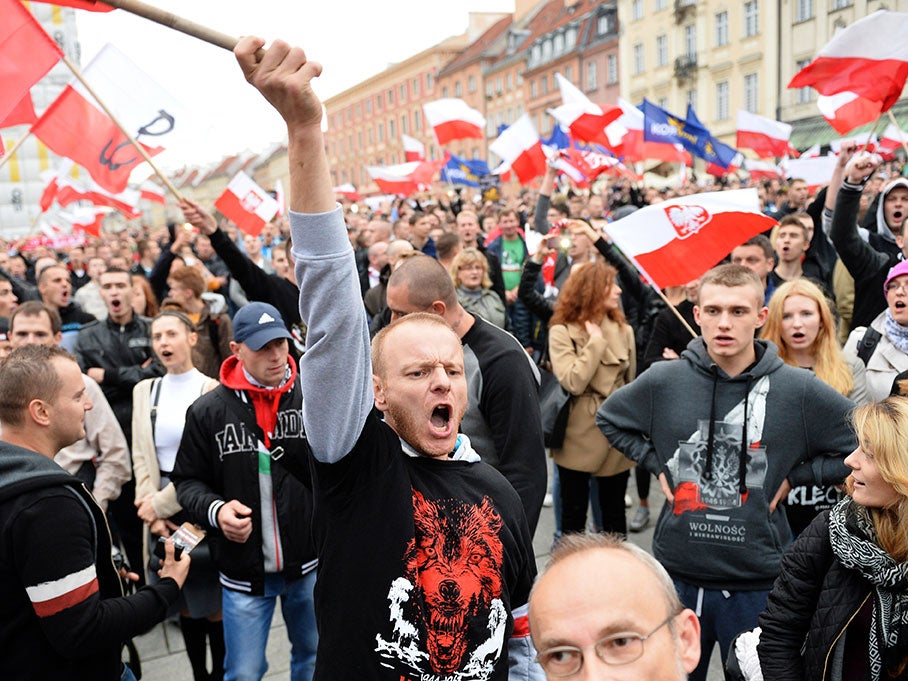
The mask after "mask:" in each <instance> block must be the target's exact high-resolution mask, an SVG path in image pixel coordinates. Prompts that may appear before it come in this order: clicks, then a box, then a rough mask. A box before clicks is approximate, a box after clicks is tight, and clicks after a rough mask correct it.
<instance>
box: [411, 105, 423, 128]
mask: <svg viewBox="0 0 908 681" xmlns="http://www.w3.org/2000/svg"><path fill="white" fill-rule="evenodd" d="M420 128H422V111H420V110H419V109H417V110H416V111H414V112H413V131H414V132H419V130H420Z"/></svg>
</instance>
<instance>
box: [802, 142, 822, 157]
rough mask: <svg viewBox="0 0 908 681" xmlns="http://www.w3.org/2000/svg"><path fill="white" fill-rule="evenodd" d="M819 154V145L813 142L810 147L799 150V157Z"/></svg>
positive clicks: (817, 155)
mask: <svg viewBox="0 0 908 681" xmlns="http://www.w3.org/2000/svg"><path fill="white" fill-rule="evenodd" d="M819 155H820V145H819V144H814V145H813V146H812V147H810V149H805V150H804V151H803V152H801V158H818V157H819Z"/></svg>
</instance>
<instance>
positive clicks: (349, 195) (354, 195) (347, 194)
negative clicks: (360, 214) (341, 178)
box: [334, 182, 363, 201]
mask: <svg viewBox="0 0 908 681" xmlns="http://www.w3.org/2000/svg"><path fill="white" fill-rule="evenodd" d="M334 193H335V194H339V195H340V196H343V197H344V198H345V199H347V200H348V201H362V198H363V197H362V195H361V194H360V193H359V192H358V191H356V187H354V186H353V185H352V184H350V183H349V182H348V183H347V184H342V185H338V186H337V187H335V188H334Z"/></svg>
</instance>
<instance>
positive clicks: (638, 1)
mask: <svg viewBox="0 0 908 681" xmlns="http://www.w3.org/2000/svg"><path fill="white" fill-rule="evenodd" d="M631 17H633V19H634V21H639V20H640V19H642V18H643V0H634V3H633V5H632V6H631Z"/></svg>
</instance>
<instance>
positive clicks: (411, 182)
mask: <svg viewBox="0 0 908 681" xmlns="http://www.w3.org/2000/svg"><path fill="white" fill-rule="evenodd" d="M437 169H438V165H437V164H435V163H432V162H431V161H410V162H409V163H399V164H397V165H393V166H366V171H368V173H369V175H371V176H372V179H373V180H374V181H375V184H376V185H378V188H379V189H381V190H382V191H383V192H384V193H385V194H397V195H398V196H409V195H410V194H414V193H416V192H418V191H422V190H424V189H426V188H428V187H429V186H430V185H431V184H432V178H433V176H434V175H435V172H436V170H437Z"/></svg>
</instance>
